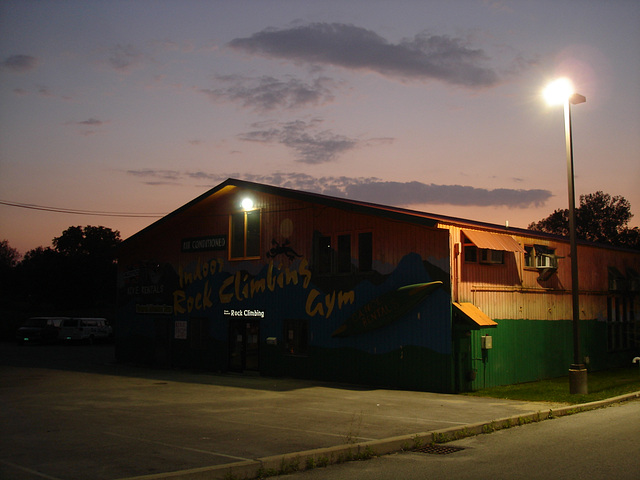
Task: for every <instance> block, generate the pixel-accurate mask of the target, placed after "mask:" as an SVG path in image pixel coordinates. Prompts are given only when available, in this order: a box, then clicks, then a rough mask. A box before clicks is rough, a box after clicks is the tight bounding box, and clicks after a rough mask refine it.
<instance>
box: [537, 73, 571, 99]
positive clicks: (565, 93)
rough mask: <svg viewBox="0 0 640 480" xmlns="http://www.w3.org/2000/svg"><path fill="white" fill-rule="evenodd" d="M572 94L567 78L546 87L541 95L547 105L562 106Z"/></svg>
mask: <svg viewBox="0 0 640 480" xmlns="http://www.w3.org/2000/svg"><path fill="white" fill-rule="evenodd" d="M574 93H575V92H574V90H573V85H572V84H571V81H570V80H569V79H568V78H559V79H558V80H555V81H553V82H551V83H550V84H549V85H547V87H546V88H545V89H544V91H543V92H542V95H543V96H544V99H545V100H546V102H547V104H548V105H564V103H565V102H567V101H568V100H569V99H570V98H571V97H572V95H573V94H574Z"/></svg>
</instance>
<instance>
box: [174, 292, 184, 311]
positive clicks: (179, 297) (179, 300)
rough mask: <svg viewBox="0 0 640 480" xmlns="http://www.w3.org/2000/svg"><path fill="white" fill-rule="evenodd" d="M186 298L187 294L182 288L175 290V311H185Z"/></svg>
mask: <svg viewBox="0 0 640 480" xmlns="http://www.w3.org/2000/svg"><path fill="white" fill-rule="evenodd" d="M184 299H185V294H184V292H183V291H182V290H176V291H175V292H173V313H174V314H177V313H184V312H185V310H184Z"/></svg>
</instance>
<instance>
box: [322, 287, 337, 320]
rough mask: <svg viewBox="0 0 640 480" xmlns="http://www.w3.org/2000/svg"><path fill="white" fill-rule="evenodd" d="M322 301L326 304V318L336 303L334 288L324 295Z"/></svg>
mask: <svg viewBox="0 0 640 480" xmlns="http://www.w3.org/2000/svg"><path fill="white" fill-rule="evenodd" d="M324 303H325V305H326V306H327V318H329V316H330V315H331V312H333V307H334V305H335V304H336V292H335V290H334V291H333V292H331V293H328V294H327V295H325V296H324Z"/></svg>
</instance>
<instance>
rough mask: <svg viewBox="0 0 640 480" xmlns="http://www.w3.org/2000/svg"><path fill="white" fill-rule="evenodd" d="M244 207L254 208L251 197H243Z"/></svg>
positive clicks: (246, 208)
mask: <svg viewBox="0 0 640 480" xmlns="http://www.w3.org/2000/svg"><path fill="white" fill-rule="evenodd" d="M241 205H242V208H243V209H244V210H251V209H252V208H253V200H251V199H250V198H248V197H247V198H243V199H242V204H241Z"/></svg>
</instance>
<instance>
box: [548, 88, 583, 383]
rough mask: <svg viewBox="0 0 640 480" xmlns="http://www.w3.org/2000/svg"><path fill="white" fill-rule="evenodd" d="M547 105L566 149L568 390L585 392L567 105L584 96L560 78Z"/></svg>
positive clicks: (550, 94) (571, 148) (569, 112)
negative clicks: (558, 120) (556, 110)
mask: <svg viewBox="0 0 640 480" xmlns="http://www.w3.org/2000/svg"><path fill="white" fill-rule="evenodd" d="M543 94H544V97H545V99H546V100H547V103H548V104H550V105H559V104H562V105H564V136H565V144H566V149H567V179H568V182H569V242H570V248H571V253H570V255H571V298H572V305H573V308H572V309H573V363H572V364H571V366H570V367H569V391H570V393H579V394H586V393H588V389H587V369H586V367H585V366H584V363H582V355H581V354H580V294H579V289H578V246H577V244H576V200H575V189H574V186H573V177H574V175H573V137H572V134H571V105H577V104H579V103H584V102H586V101H587V99H586V98H585V97H584V96H583V95H580V94H578V93H575V92H574V91H573V86H572V85H571V82H570V81H569V80H568V79H566V78H560V79H558V80H556V81H554V82H552V83H550V84H549V85H548V86H547V87H546V88H545V90H544V92H543Z"/></svg>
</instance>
